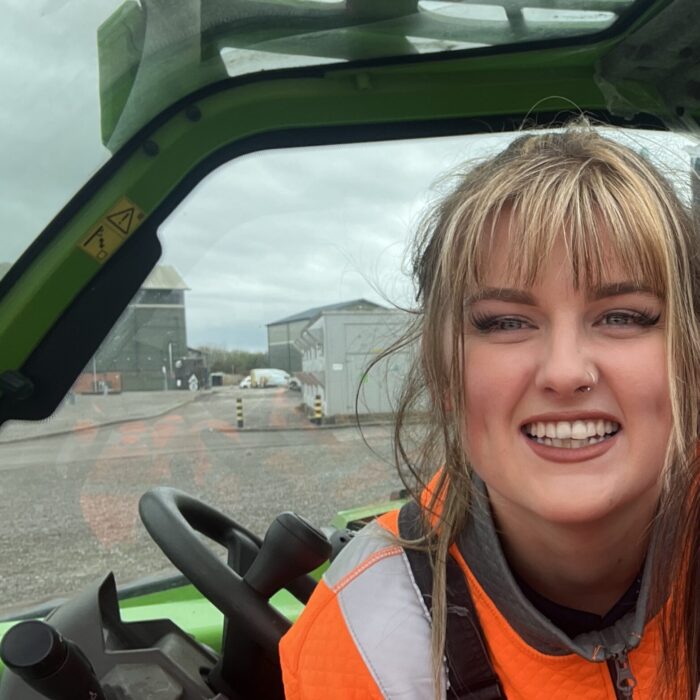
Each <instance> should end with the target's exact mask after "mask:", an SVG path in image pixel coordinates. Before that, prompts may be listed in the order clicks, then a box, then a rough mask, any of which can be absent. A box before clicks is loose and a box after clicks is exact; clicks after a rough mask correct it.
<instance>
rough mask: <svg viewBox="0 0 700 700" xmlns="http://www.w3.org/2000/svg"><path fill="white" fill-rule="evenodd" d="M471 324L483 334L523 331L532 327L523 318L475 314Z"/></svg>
mask: <svg viewBox="0 0 700 700" xmlns="http://www.w3.org/2000/svg"><path fill="white" fill-rule="evenodd" d="M470 320H471V323H472V325H473V326H474V328H476V329H477V330H478V331H481V332H482V333H493V332H494V331H521V330H523V329H525V328H532V326H531V325H530V324H529V323H528V322H527V321H525V320H524V319H522V318H517V317H514V316H486V315H479V314H474V315H472V316H471V319H470Z"/></svg>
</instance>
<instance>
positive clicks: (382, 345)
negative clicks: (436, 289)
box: [296, 309, 411, 421]
mask: <svg viewBox="0 0 700 700" xmlns="http://www.w3.org/2000/svg"><path fill="white" fill-rule="evenodd" d="M408 320H409V319H408V316H407V314H406V313H404V312H402V311H392V310H386V309H377V310H375V311H323V312H321V313H320V314H319V316H318V317H317V318H316V319H315V320H313V321H311V322H309V323H308V325H307V326H306V328H305V329H304V330H303V331H302V333H301V335H300V337H299V338H298V340H297V341H296V345H297V347H298V348H299V349H300V351H301V353H302V372H300V373H298V375H297V376H298V377H299V378H300V379H301V381H302V399H303V401H304V404H305V405H306V407H307V410H308V412H309V413H311V412H312V411H313V407H314V401H315V398H316V396H320V397H321V402H322V407H323V415H324V419H325V420H327V421H333V420H335V419H337V418H339V417H341V416H352V415H354V413H355V397H356V395H357V390H358V387H360V388H361V391H360V395H359V401H358V404H357V411H358V413H359V414H362V415H368V414H371V415H379V414H389V413H391V412H393V410H394V409H395V407H396V399H397V396H398V392H399V390H400V388H401V386H402V384H403V380H404V377H405V375H406V372H407V371H408V366H409V362H410V360H411V357H410V352H409V351H407V350H403V351H402V352H400V353H393V354H392V355H391V356H390V357H389V358H386V359H384V360H382V361H381V362H380V363H379V364H378V365H377V366H376V367H374V368H373V369H372V370H371V372H370V373H369V374H367V375H366V376H364V377H363V375H364V373H365V370H366V369H367V367H368V366H369V364H370V362H371V361H372V360H373V359H374V358H376V357H377V356H378V355H379V354H380V353H381V352H382V351H384V350H385V349H386V348H387V347H389V346H390V345H391V344H392V343H393V342H395V341H396V340H397V339H398V337H399V336H400V335H401V334H402V333H403V331H404V330H405V328H406V324H407V322H408Z"/></svg>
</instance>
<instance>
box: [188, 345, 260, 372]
mask: <svg viewBox="0 0 700 700" xmlns="http://www.w3.org/2000/svg"><path fill="white" fill-rule="evenodd" d="M197 350H199V351H200V352H203V353H205V354H206V355H207V357H208V358H209V369H210V370H211V371H212V372H225V373H226V374H249V373H250V370H251V369H256V368H257V367H267V364H268V358H267V353H265V352H248V351H247V350H227V349H226V348H221V347H217V346H215V345H204V346H202V347H199V348H197Z"/></svg>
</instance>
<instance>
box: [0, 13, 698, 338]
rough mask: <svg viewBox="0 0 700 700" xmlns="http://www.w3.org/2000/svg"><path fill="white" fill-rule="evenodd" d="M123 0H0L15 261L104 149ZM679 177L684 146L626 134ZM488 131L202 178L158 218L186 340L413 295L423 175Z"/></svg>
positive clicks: (5, 205)
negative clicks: (101, 56) (110, 29)
mask: <svg viewBox="0 0 700 700" xmlns="http://www.w3.org/2000/svg"><path fill="white" fill-rule="evenodd" d="M120 4H121V0H42V1H37V2H25V0H5V2H4V3H3V20H2V22H1V23H0V87H1V88H2V95H3V99H2V100H0V138H1V139H2V151H1V152H0V153H1V155H0V182H1V183H2V190H1V194H0V197H1V198H2V207H1V210H0V225H1V226H2V231H3V234H2V236H0V261H2V260H6V261H14V260H16V259H17V257H19V255H20V254H21V253H22V251H23V250H24V249H25V248H26V247H27V246H28V245H29V243H31V241H32V240H33V238H34V237H35V236H36V235H37V234H38V233H39V232H40V231H41V230H42V228H43V227H44V226H45V225H46V224H47V223H48V222H49V221H50V220H51V218H52V217H53V216H54V215H55V213H56V212H57V211H58V210H59V209H60V207H61V206H62V205H63V204H65V202H66V201H68V199H70V197H71V196H72V195H73V194H74V193H75V192H76V191H77V189H78V188H79V187H80V186H81V185H82V184H83V183H84V182H85V181H86V180H87V179H88V178H89V177H90V175H92V174H93V173H94V172H95V171H96V170H97V169H98V168H99V167H100V165H101V164H103V163H104V162H106V160H107V159H108V157H109V152H108V151H107V149H106V148H105V147H104V146H103V145H102V144H101V143H100V132H99V96H98V77H97V76H98V63H97V48H96V30H97V27H98V26H99V24H100V23H101V22H103V21H104V20H105V19H106V18H107V17H109V16H110V15H111V14H112V12H114V11H115V10H116V8H117V7H119V5H120ZM634 140H635V142H636V144H637V146H638V147H644V148H646V149H647V150H648V151H650V152H651V153H652V154H654V155H658V156H660V157H662V159H664V160H665V162H666V164H667V165H669V166H670V167H671V168H673V169H675V170H676V171H677V172H678V173H679V174H678V176H677V180H678V181H679V182H681V183H683V184H684V185H687V164H688V154H687V150H686V147H687V142H685V141H681V140H680V139H676V140H675V143H676V145H675V146H673V147H670V146H669V140H668V138H667V137H663V138H661V137H659V136H658V135H653V134H646V135H638V136H635V137H634ZM497 141H498V139H496V138H495V137H486V138H484V137H478V138H464V137H463V138H449V139H439V140H430V141H428V140H425V141H414V142H393V143H388V144H372V145H359V146H343V147H333V148H330V147H326V148H314V149H297V150H292V151H287V152H264V153H260V154H254V155H251V156H246V157H244V158H241V159H239V160H237V161H235V162H232V163H230V164H228V165H226V166H224V167H222V168H220V169H219V170H218V171H217V172H215V173H213V174H212V175H210V176H209V177H208V178H207V179H206V180H205V181H203V182H202V183H201V184H200V186H199V187H198V188H197V189H196V190H195V191H194V192H193V193H192V194H191V195H190V196H189V197H188V199H187V200H186V201H185V202H183V204H182V205H181V206H180V207H179V208H178V210H176V212H174V213H173V215H172V216H171V217H170V218H169V220H168V221H166V222H165V223H164V225H163V226H162V227H161V232H160V235H161V239H162V241H163V244H164V249H165V253H164V257H163V260H162V262H164V263H167V264H172V265H175V267H176V268H177V269H178V270H179V272H180V274H181V275H182V276H183V278H184V280H185V281H186V283H187V284H188V286H189V288H190V291H189V292H188V293H187V314H188V334H189V344H190V345H191V346H198V345H203V344H216V345H221V346H225V347H229V348H234V347H235V348H242V349H248V350H257V349H265V347H266V333H265V324H267V323H270V322H272V321H275V320H278V319H279V318H282V317H284V316H287V315H290V314H294V313H297V312H299V311H302V310H304V309H307V308H309V307H313V306H319V305H322V304H330V303H336V302H339V301H345V300H350V299H354V298H358V297H365V298H369V299H372V300H374V301H377V302H380V303H385V302H384V300H383V296H387V297H389V298H390V299H391V300H393V301H396V302H398V303H406V302H407V301H408V300H409V299H410V288H409V285H408V281H407V278H406V277H405V275H404V274H403V273H402V270H401V266H402V262H403V261H404V254H405V250H406V243H407V240H408V239H409V237H410V236H411V235H412V233H413V231H414V229H415V224H416V221H417V218H418V215H419V213H420V211H421V210H422V209H423V207H424V206H425V204H426V202H427V201H428V200H430V198H432V197H435V196H436V189H435V188H434V187H433V183H434V182H435V181H436V180H437V179H438V178H439V177H440V175H441V174H444V173H445V172H447V171H450V170H452V169H454V168H455V167H457V166H458V165H459V164H460V163H461V162H463V161H465V160H467V161H469V160H472V159H475V158H479V157H483V155H484V154H485V153H488V152H492V151H493V150H494V149H495V148H496V147H501V146H503V145H504V143H503V141H500V145H499V146H497V145H496V143H497Z"/></svg>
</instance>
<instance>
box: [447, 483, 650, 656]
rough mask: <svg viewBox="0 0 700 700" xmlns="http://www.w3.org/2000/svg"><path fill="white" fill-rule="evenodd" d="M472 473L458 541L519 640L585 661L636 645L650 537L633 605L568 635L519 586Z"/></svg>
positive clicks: (647, 575)
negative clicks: (607, 621)
mask: <svg viewBox="0 0 700 700" xmlns="http://www.w3.org/2000/svg"><path fill="white" fill-rule="evenodd" d="M473 479H474V485H475V489H474V494H473V498H472V507H471V513H470V517H469V520H468V523H467V526H466V528H465V529H464V530H463V531H462V533H461V535H460V536H459V538H458V540H457V546H458V547H459V550H460V552H461V554H462V556H463V557H464V560H465V561H466V563H467V565H468V566H469V568H470V569H471V571H472V573H473V574H474V576H475V578H476V580H477V581H478V582H479V585H480V586H481V587H482V588H483V589H484V592H485V593H486V595H487V596H488V597H489V598H490V599H491V600H492V601H493V603H494V604H495V605H496V607H497V608H498V609H499V611H500V612H501V614H502V615H503V616H504V617H505V618H506V620H507V621H508V622H509V623H510V625H511V627H512V628H513V629H514V630H515V631H516V632H517V634H518V635H519V636H520V637H521V638H522V639H523V641H525V642H526V643H527V644H528V645H529V646H531V647H533V648H534V649H536V650H537V651H540V652H542V653H543V654H550V655H555V656H561V655H565V654H571V653H575V654H578V655H579V656H581V657H583V658H585V659H587V660H590V661H603V660H605V659H609V658H612V657H614V656H617V655H619V654H622V653H627V652H628V651H630V650H631V649H634V648H635V647H637V646H638V645H639V642H640V641H641V638H642V632H643V630H644V626H645V624H646V622H647V608H648V605H649V591H650V587H651V574H652V560H653V556H652V555H653V549H654V544H653V540H652V544H651V545H650V549H649V553H648V555H647V557H646V561H645V564H644V571H643V573H642V584H641V588H640V591H639V598H638V599H637V605H636V607H635V608H634V609H633V610H631V611H630V612H628V613H627V614H626V615H624V616H623V617H621V618H620V619H619V620H617V621H616V622H615V623H614V624H612V625H611V626H610V627H607V628H606V629H603V630H599V631H593V632H586V633H584V634H579V635H577V636H576V637H574V638H573V639H572V638H570V637H568V636H567V635H566V634H565V633H564V632H562V631H561V630H560V629H559V628H557V627H556V626H555V625H553V624H552V623H551V622H550V621H549V620H548V619H547V618H546V617H545V616H544V615H542V613H540V612H539V610H537V609H536V608H535V607H534V606H533V605H532V603H530V601H529V600H528V599H527V598H526V597H525V596H524V595H523V593H522V592H521V590H520V588H519V587H518V584H517V583H516V582H515V579H514V578H513V574H512V573H511V571H510V568H509V566H508V563H507V562H506V558H505V555H504V554H503V550H502V548H501V543H500V540H499V538H498V534H497V533H496V528H495V525H494V522H493V517H492V514H491V508H490V506H489V501H488V495H487V492H486V486H485V485H484V483H483V481H481V479H479V478H478V477H476V475H474V477H473Z"/></svg>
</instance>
